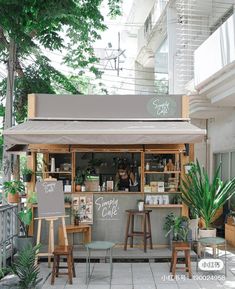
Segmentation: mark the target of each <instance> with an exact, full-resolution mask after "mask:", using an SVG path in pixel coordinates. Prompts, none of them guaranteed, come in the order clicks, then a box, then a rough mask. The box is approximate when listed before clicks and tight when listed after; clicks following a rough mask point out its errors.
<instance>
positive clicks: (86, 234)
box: [59, 224, 91, 246]
mask: <svg viewBox="0 0 235 289" xmlns="http://www.w3.org/2000/svg"><path fill="white" fill-rule="evenodd" d="M66 232H67V235H69V234H75V233H83V243H84V244H87V243H90V242H91V226H90V225H85V224H81V225H79V226H75V225H67V226H66ZM59 245H60V246H63V245H64V235H63V228H62V226H59Z"/></svg>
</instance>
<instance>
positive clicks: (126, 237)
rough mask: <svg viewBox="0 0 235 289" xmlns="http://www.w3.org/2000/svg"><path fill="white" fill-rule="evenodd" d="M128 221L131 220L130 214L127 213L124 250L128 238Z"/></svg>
mask: <svg viewBox="0 0 235 289" xmlns="http://www.w3.org/2000/svg"><path fill="white" fill-rule="evenodd" d="M130 221H131V215H130V214H128V219H127V224H126V236H125V244H124V250H125V251H126V249H127V240H128V235H129V226H130Z"/></svg>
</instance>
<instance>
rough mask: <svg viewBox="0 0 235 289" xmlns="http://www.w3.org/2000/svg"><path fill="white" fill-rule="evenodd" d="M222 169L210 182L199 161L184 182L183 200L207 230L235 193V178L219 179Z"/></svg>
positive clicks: (182, 189)
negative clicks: (224, 180) (200, 218)
mask: <svg viewBox="0 0 235 289" xmlns="http://www.w3.org/2000/svg"><path fill="white" fill-rule="evenodd" d="M219 171H220V167H219V168H218V169H217V171H216V174H215V176H214V178H213V180H212V182H210V180H209V176H208V174H207V172H206V170H205V169H204V168H201V167H200V164H199V162H198V160H197V162H196V164H193V166H192V169H191V170H190V171H189V174H188V175H185V180H182V186H181V191H182V200H183V202H184V203H185V204H186V205H187V206H189V207H190V208H191V209H193V211H194V213H195V214H196V215H198V216H199V217H202V218H203V219H204V221H205V225H206V229H208V228H209V227H210V226H211V223H212V220H213V218H214V216H215V214H216V212H217V211H218V209H220V208H221V207H222V206H223V205H224V204H225V203H226V202H227V201H228V200H229V199H230V198H231V197H232V196H233V195H234V193H235V178H233V179H232V180H230V181H226V182H222V181H221V179H220V178H219Z"/></svg>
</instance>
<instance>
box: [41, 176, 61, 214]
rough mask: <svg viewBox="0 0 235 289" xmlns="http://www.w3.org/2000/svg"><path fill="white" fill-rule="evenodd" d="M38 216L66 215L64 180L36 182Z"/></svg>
mask: <svg viewBox="0 0 235 289" xmlns="http://www.w3.org/2000/svg"><path fill="white" fill-rule="evenodd" d="M36 192H37V197H38V217H43V218H47V217H61V216H64V215H65V207H64V192H63V182H62V181H41V182H37V183H36Z"/></svg>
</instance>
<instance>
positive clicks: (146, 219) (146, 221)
mask: <svg viewBox="0 0 235 289" xmlns="http://www.w3.org/2000/svg"><path fill="white" fill-rule="evenodd" d="M151 212H152V210H143V211H139V210H136V209H130V210H126V213H127V215H128V216H127V225H126V236H125V243H124V250H127V242H128V238H130V239H131V243H130V247H131V248H133V238H134V236H137V237H143V241H144V252H146V251H147V239H149V240H150V249H153V243H152V232H151V222H150V213H151ZM135 216H142V217H143V231H135V230H134V223H135V219H134V218H135Z"/></svg>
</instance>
